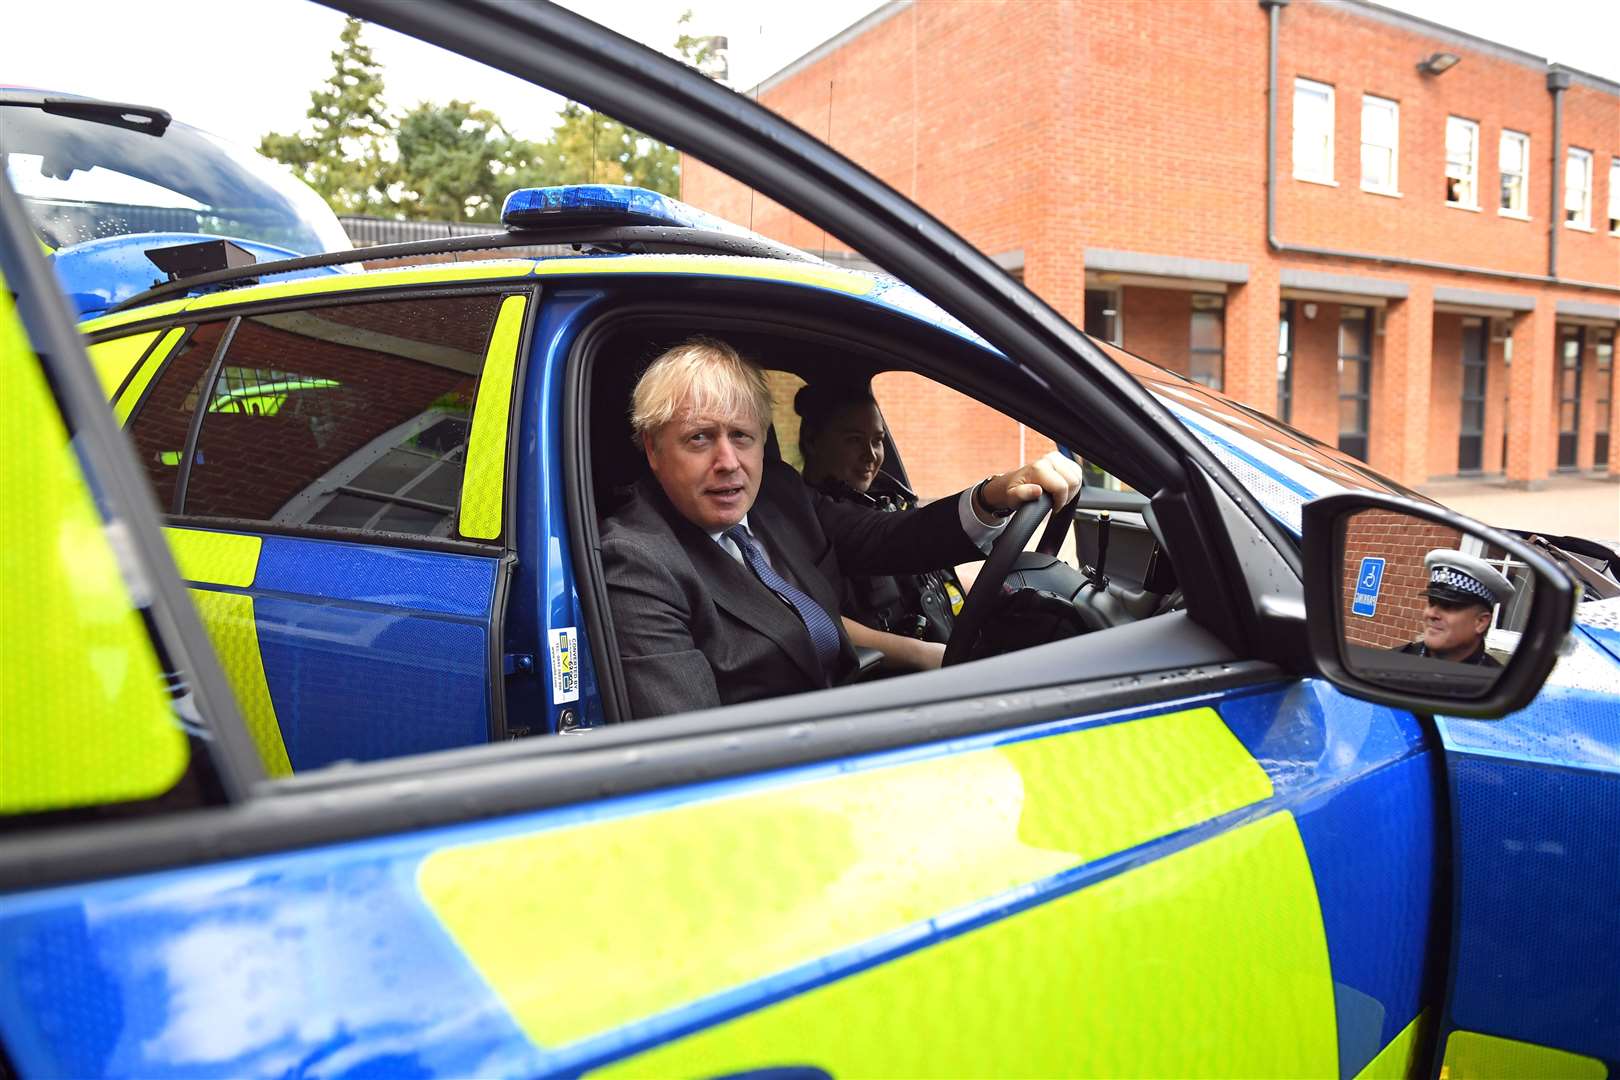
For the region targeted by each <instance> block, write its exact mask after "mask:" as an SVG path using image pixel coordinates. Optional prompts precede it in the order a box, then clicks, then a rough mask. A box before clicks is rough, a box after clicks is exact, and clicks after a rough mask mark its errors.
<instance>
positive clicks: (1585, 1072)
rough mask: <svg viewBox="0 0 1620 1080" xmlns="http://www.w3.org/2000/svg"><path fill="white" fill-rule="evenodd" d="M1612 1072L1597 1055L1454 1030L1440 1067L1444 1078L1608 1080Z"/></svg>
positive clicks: (1483, 1079)
mask: <svg viewBox="0 0 1620 1080" xmlns="http://www.w3.org/2000/svg"><path fill="white" fill-rule="evenodd" d="M1608 1075H1609V1067H1608V1066H1607V1065H1605V1064H1603V1062H1601V1061H1599V1060H1598V1059H1597V1058H1589V1057H1585V1056H1584V1055H1581V1054H1571V1053H1570V1052H1569V1051H1567V1050H1555V1049H1553V1048H1552V1047H1550V1046H1538V1045H1536V1044H1535V1043H1527V1042H1519V1041H1518V1040H1516V1039H1503V1038H1499V1037H1497V1036H1495V1035H1482V1034H1480V1033H1479V1032H1477V1031H1453V1032H1452V1033H1451V1034H1450V1036H1448V1037H1447V1038H1446V1059H1445V1062H1444V1064H1442V1065H1441V1066H1440V1080H1521V1078H1522V1080H1543V1078H1545V1077H1558V1078H1559V1080H1604V1078H1605V1077H1607V1076H1608Z"/></svg>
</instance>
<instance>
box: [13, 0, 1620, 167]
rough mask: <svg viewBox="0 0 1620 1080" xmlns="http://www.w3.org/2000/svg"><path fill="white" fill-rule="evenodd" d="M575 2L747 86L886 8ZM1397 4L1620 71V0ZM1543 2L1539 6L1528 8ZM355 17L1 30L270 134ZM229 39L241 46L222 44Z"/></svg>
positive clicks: (186, 13) (502, 80) (470, 95)
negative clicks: (723, 60)
mask: <svg viewBox="0 0 1620 1080" xmlns="http://www.w3.org/2000/svg"><path fill="white" fill-rule="evenodd" d="M566 2H567V3H568V6H569V7H572V8H574V9H576V10H578V11H581V12H583V13H584V14H586V15H589V16H590V17H592V18H595V19H598V20H600V21H602V22H604V23H606V24H607V25H609V26H611V27H612V28H613V29H615V30H617V31H619V32H620V33H623V34H626V35H628V36H630V37H633V38H636V39H638V40H640V41H643V42H646V43H647V44H649V45H651V46H653V47H655V48H658V49H661V50H667V49H669V47H670V46H671V45H672V44H673V42H674V40H675V37H676V35H677V34H678V33H679V32H680V31H679V29H678V27H677V19H678V18H679V16H680V13H681V12H682V11H683V10H685V9H688V8H690V9H692V11H693V20H692V22H691V24H690V32H692V33H694V34H698V35H704V34H724V35H726V36H727V37H728V38H729V39H730V52H729V59H730V64H731V79H730V84H731V85H732V86H734V87H736V88H738V89H742V90H746V89H748V88H749V87H751V86H753V85H754V84H755V83H757V82H759V81H760V80H761V79H763V78H766V77H767V76H769V75H770V74H772V73H773V72H775V71H777V70H778V69H780V68H782V67H783V66H785V65H786V64H788V63H790V62H791V61H793V60H794V59H796V58H797V57H799V56H801V55H802V54H804V53H806V52H808V51H809V50H811V49H813V48H815V47H816V46H817V45H819V44H821V43H822V42H823V41H825V40H826V39H827V38H829V37H832V36H833V35H835V34H837V33H838V32H839V31H840V30H842V29H844V28H845V27H846V26H848V25H850V24H851V23H853V22H855V21H856V20H858V19H860V18H861V17H862V16H864V15H866V14H867V13H868V12H870V11H872V10H874V9H876V8H877V7H879V6H880V4H879V3H878V2H876V0H814V2H810V3H805V2H798V0H795V2H787V3H762V2H760V0H612V2H603V0H566ZM924 2H934V3H941V2H971V0H924ZM1075 2H1081V0H1075ZM1084 2H1087V3H1131V2H1146V0H1084ZM1210 2H1211V3H1217V2H1226V3H1242V4H1245V5H1248V4H1250V3H1252V0H1210ZM1385 6H1387V7H1392V8H1397V9H1400V10H1403V11H1408V12H1411V13H1412V14H1414V15H1418V16H1420V17H1422V18H1426V19H1430V20H1433V21H1435V22H1440V23H1444V24H1446V25H1448V26H1454V27H1456V28H1457V29H1460V30H1465V31H1467V32H1469V33H1472V34H1477V35H1479V36H1481V37H1485V38H1490V39H1491V40H1494V41H1499V42H1501V43H1503V44H1506V45H1511V46H1514V47H1515V48H1519V49H1523V50H1525V51H1527V52H1531V53H1536V54H1538V55H1542V56H1546V57H1548V58H1549V59H1552V60H1556V61H1559V62H1562V63H1565V64H1568V65H1570V66H1572V67H1577V68H1581V69H1582V70H1585V71H1590V72H1593V73H1594V74H1598V75H1602V76H1604V77H1606V78H1610V79H1614V80H1616V81H1620V48H1617V44H1616V43H1617V42H1620V3H1616V2H1615V0H1535V2H1534V3H1533V4H1532V3H1531V0H1385ZM1530 10H1533V11H1534V13H1535V14H1534V17H1533V18H1527V17H1526V16H1527V12H1528V11H1530ZM342 21H343V19H342V16H341V15H339V14H338V13H336V12H334V11H331V10H330V9H327V8H323V7H319V6H316V5H314V4H310V3H305V2H303V0H229V2H226V0H134V2H131V0H73V2H72V3H70V4H64V3H61V2H60V0H57V2H46V0H32V2H26V3H22V2H19V3H13V4H10V5H8V6H7V11H6V14H5V17H4V22H5V29H6V32H5V34H4V35H3V37H0V84H9V85H14V86H38V87H45V88H48V89H54V90H62V91H68V92H74V93H82V94H89V95H92V96H95V97H102V98H108V99H111V100H121V101H132V102H136V103H139V104H144V105H155V106H158V107H161V108H166V109H168V110H169V111H170V112H172V113H173V114H174V115H175V116H176V118H177V119H181V120H184V121H186V122H187V123H190V124H194V125H196V126H197V127H201V128H206V129H207V130H210V131H213V132H216V133H217V134H220V135H223V136H225V137H227V138H230V139H233V140H235V141H237V142H241V143H244V144H247V145H254V144H256V143H257V142H258V138H259V136H260V135H262V134H264V133H265V132H267V131H272V130H280V131H290V130H295V129H298V128H300V127H301V126H302V125H303V123H304V111H305V110H306V109H307V108H308V107H309V92H310V90H311V89H312V88H313V87H314V86H316V85H317V84H318V83H320V82H321V81H322V80H323V79H324V78H325V76H326V75H327V73H328V72H329V71H330V68H331V61H330V59H329V58H328V54H329V53H330V52H331V50H332V49H333V48H334V47H335V45H336V43H337V36H338V30H339V29H340V28H341V26H342ZM222 40H223V41H225V42H228V43H229V44H230V46H231V47H230V48H228V49H221V47H220V45H219V42H220V41H222ZM363 40H365V41H367V42H369V43H370V44H371V46H372V48H373V50H374V52H375V54H376V56H377V58H378V59H379V60H381V61H382V62H383V64H384V66H385V67H384V77H385V80H386V88H387V100H388V103H389V104H390V106H392V107H393V108H394V109H396V110H398V111H404V110H405V109H408V108H410V107H411V106H413V105H415V104H416V103H418V102H420V101H423V100H433V101H439V102H444V101H448V100H449V99H451V98H452V97H456V98H461V99H463V100H470V101H473V102H475V103H476V104H478V105H480V106H483V107H484V108H487V109H490V110H492V111H493V112H495V113H496V114H497V115H498V116H500V117H501V119H502V120H503V121H505V122H506V124H507V126H508V127H509V128H510V129H512V130H513V131H514V132H515V133H517V134H519V135H523V136H527V137H530V138H538V137H543V136H545V135H546V133H547V132H549V130H550V129H551V126H552V124H553V122H554V117H555V114H556V110H557V107H558V104H559V102H558V99H557V98H556V97H555V96H553V95H551V94H548V93H546V92H545V91H541V90H536V89H534V88H532V87H529V86H528V85H526V84H525V83H522V82H521V81H519V80H517V79H515V78H512V77H511V76H508V75H504V74H502V73H500V72H497V71H494V70H491V69H488V68H483V67H481V66H480V65H477V64H473V63H471V62H470V61H466V60H462V59H461V58H459V57H453V56H450V55H449V54H446V53H443V52H441V51H440V50H438V49H436V48H434V47H432V46H427V45H423V44H421V43H420V42H417V41H414V40H411V39H409V38H405V37H403V36H401V35H398V34H394V33H391V32H389V31H386V30H382V29H379V28H376V27H373V28H370V29H368V30H367V31H366V35H365V37H364V38H363Z"/></svg>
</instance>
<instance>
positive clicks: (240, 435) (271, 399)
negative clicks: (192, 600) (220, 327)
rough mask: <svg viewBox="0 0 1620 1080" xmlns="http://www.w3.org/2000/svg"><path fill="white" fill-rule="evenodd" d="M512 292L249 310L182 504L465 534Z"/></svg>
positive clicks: (207, 512)
mask: <svg viewBox="0 0 1620 1080" xmlns="http://www.w3.org/2000/svg"><path fill="white" fill-rule="evenodd" d="M499 304H500V297H499V296H494V295H478V296H462V297H453V298H440V299H431V300H411V301H394V302H382V303H371V304H353V305H340V306H331V307H320V308H314V309H309V310H304V311H292V312H278V313H271V314H263V315H255V316H250V317H247V318H244V319H243V320H242V323H241V325H240V326H239V327H238V329H237V332H236V335H235V337H234V338H233V339H232V340H231V343H230V347H229V349H228V351H227V354H226V356H225V357H224V360H223V362H222V364H221V367H220V371H219V376H218V378H217V379H216V380H215V381H214V383H213V385H212V387H211V388H210V390H209V392H208V394H207V400H206V403H205V405H204V406H203V408H204V413H203V418H202V425H201V429H200V432H199V434H198V438H197V448H196V455H195V460H194V461H193V463H192V465H191V471H190V476H189V479H188V484H187V488H186V494H185V503H184V506H183V507H181V512H182V513H183V514H185V515H187V516H191V517H205V518H207V517H213V518H229V519H236V520H247V521H264V522H270V523H273V524H278V525H290V526H298V525H317V526H328V527H335V528H344V529H356V530H360V531H362V532H368V533H403V534H411V535H420V536H435V537H449V536H453V535H454V526H455V516H456V510H457V501H458V497H459V495H460V491H461V482H462V472H463V468H464V466H465V456H466V447H467V437H468V430H469V426H470V420H471V413H472V405H473V395H474V390H475V388H476V385H477V379H478V375H479V372H480V370H481V369H482V367H483V362H484V353H485V349H486V347H487V345H488V341H489V335H490V330H491V327H492V326H493V324H494V321H495V314H496V310H497V308H498V306H499Z"/></svg>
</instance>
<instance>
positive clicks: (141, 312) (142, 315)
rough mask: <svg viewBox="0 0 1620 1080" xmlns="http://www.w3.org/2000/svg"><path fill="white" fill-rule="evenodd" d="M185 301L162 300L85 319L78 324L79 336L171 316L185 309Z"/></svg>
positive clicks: (182, 299)
mask: <svg viewBox="0 0 1620 1080" xmlns="http://www.w3.org/2000/svg"><path fill="white" fill-rule="evenodd" d="M186 303H187V301H186V300H185V299H184V298H183V297H182V298H181V299H179V300H163V301H161V302H159V303H156V304H148V305H146V306H144V307H138V308H130V309H129V310H128V311H120V312H116V313H115V314H112V315H98V316H96V317H95V318H94V319H86V320H85V321H84V322H82V323H80V324H79V333H81V334H99V333H102V332H103V331H107V330H116V329H118V328H119V327H120V326H128V325H129V324H130V323H138V322H145V321H146V320H147V319H161V318H163V317H164V316H165V315H173V314H175V313H176V312H179V311H183V310H184V309H185V306H186Z"/></svg>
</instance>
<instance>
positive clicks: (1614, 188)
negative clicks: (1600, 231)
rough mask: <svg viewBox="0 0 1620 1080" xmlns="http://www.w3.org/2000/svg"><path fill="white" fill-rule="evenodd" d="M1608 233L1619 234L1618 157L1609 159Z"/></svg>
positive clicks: (1619, 173)
mask: <svg viewBox="0 0 1620 1080" xmlns="http://www.w3.org/2000/svg"><path fill="white" fill-rule="evenodd" d="M1609 235H1610V236H1620V157H1612V158H1610V159H1609Z"/></svg>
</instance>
